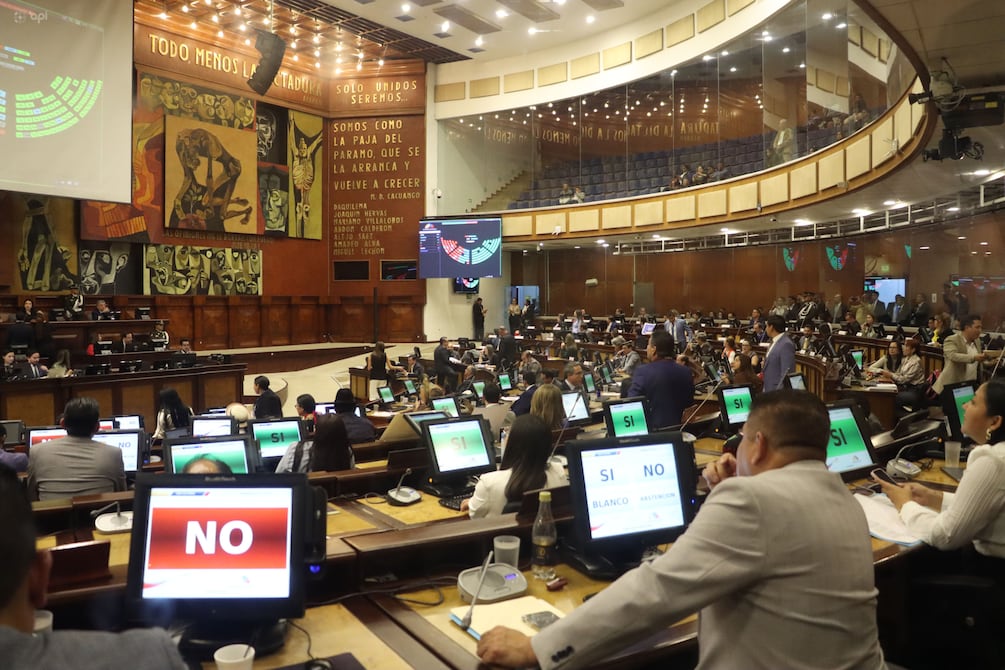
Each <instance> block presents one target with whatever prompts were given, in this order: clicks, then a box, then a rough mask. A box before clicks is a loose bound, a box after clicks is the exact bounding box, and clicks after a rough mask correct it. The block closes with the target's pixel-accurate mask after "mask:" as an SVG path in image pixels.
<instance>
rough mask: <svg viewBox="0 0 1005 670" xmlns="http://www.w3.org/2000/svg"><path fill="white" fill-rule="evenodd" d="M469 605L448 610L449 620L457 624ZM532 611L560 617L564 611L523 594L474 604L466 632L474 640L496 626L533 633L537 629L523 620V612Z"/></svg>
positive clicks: (480, 637)
mask: <svg viewBox="0 0 1005 670" xmlns="http://www.w3.org/2000/svg"><path fill="white" fill-rule="evenodd" d="M469 608H470V605H464V606H463V607H455V608H453V609H452V610H450V620H451V621H452V622H454V623H455V624H457V625H460V623H461V621H462V620H463V619H464V617H465V616H466V615H467V613H468V609H469ZM534 612H551V613H552V614H554V615H555V616H557V617H559V618H562V617H563V616H565V613H564V612H562V610H560V609H557V608H556V607H555V606H554V605H552V604H551V603H549V602H547V601H545V600H541V599H540V598H536V597H534V596H523V597H522V598H514V599H513V600H503V601H502V602H498V603H492V604H491V605H475V611H474V613H473V615H472V617H471V626H470V627H469V628H468V630H467V633H468V635H470V636H471V637H473V638H475V639H476V640H480V639H482V633H485V632H486V631H489V630H492V629H493V628H495V627H496V626H506V627H507V628H512V629H513V630H518V631H520V632H521V633H523V634H524V635H534V634H535V633H537V630H536V629H534V628H532V627H531V626H528V625H527V624H525V623H524V622H523V619H522V617H523V615H524V614H533V613H534Z"/></svg>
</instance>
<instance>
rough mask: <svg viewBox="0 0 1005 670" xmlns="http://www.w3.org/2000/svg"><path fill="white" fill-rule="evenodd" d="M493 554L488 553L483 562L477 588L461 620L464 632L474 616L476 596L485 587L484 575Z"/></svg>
mask: <svg viewBox="0 0 1005 670" xmlns="http://www.w3.org/2000/svg"><path fill="white" fill-rule="evenodd" d="M493 553H494V552H492V551H489V555H488V556H486V557H485V562H484V563H482V572H481V575H480V576H479V577H478V588H477V589H475V592H474V595H472V596H471V607H469V608H468V612H467V614H465V615H464V618H463V619H461V623H460V626H461V628H463V629H464V630H467V629H468V628H471V619H472V618H473V617H474V614H475V605H477V604H478V595H479V594H480V593H481V592H482V586H484V585H485V575H487V574H488V572H489V565H490V564H491V563H492V555H493Z"/></svg>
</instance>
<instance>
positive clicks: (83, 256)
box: [77, 241, 143, 295]
mask: <svg viewBox="0 0 1005 670" xmlns="http://www.w3.org/2000/svg"><path fill="white" fill-rule="evenodd" d="M142 249H143V248H142V247H141V246H140V245H138V244H129V243H127V242H110V241H104V242H91V241H83V242H81V244H80V250H79V251H78V252H77V258H78V261H79V267H80V292H81V293H83V294H84V295H122V294H126V295H135V294H138V293H140V259H139V255H140V254H141V253H142Z"/></svg>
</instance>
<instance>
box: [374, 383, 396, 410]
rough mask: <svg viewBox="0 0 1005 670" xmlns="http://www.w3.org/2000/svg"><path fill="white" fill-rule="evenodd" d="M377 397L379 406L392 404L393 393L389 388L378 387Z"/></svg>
mask: <svg viewBox="0 0 1005 670" xmlns="http://www.w3.org/2000/svg"><path fill="white" fill-rule="evenodd" d="M377 395H379V396H380V402H381V404H384V405H390V404H392V403H394V391H392V390H391V387H390V386H378V387H377Z"/></svg>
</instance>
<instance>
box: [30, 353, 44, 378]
mask: <svg viewBox="0 0 1005 670" xmlns="http://www.w3.org/2000/svg"><path fill="white" fill-rule="evenodd" d="M40 359H41V356H40V354H39V353H38V351H29V352H28V361H27V362H26V363H25V365H24V376H25V377H27V378H28V379H42V378H44V377H45V376H46V375H47V374H49V368H47V367H45V366H44V365H42V363H41V362H40Z"/></svg>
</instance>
